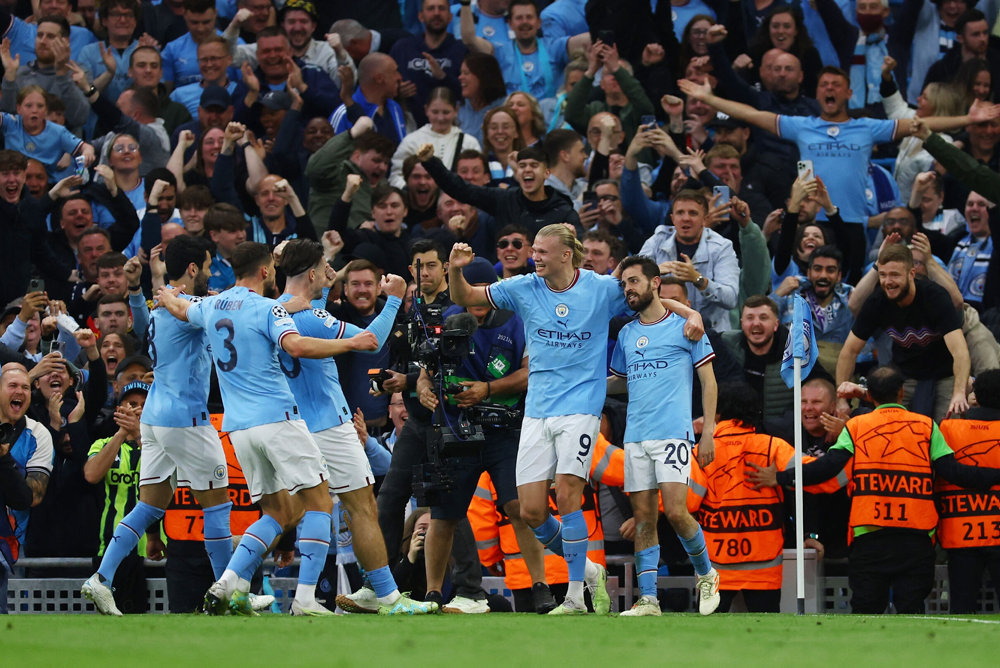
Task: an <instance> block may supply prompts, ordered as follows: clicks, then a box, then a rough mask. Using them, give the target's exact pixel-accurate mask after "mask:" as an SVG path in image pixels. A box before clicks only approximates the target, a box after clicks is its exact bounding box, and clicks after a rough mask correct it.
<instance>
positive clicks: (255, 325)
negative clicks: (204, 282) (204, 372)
mask: <svg viewBox="0 0 1000 668" xmlns="http://www.w3.org/2000/svg"><path fill="white" fill-rule="evenodd" d="M188 320H190V321H191V322H192V323H193V324H195V325H198V326H199V327H201V328H202V329H204V330H205V331H206V332H207V333H208V340H209V343H210V344H211V350H212V358H213V359H214V360H215V366H216V369H218V371H219V389H221V390H222V403H223V404H225V407H226V412H225V417H224V418H223V419H222V429H223V430H225V431H237V430H240V429H249V428H250V427H256V426H258V425H262V424H271V423H273V422H282V421H284V420H299V419H301V417H300V416H299V409H298V407H297V406H296V405H295V397H294V396H292V391H291V390H290V389H289V388H288V383H287V382H286V381H285V374H283V373H281V365H280V364H279V363H278V348H279V346H280V343H281V338H282V337H283V336H285V335H287V334H297V333H298V331H299V330H298V329H297V328H296V327H295V321H294V320H292V317H291V316H290V315H288V311H286V310H285V307H284V306H282V305H281V304H279V303H278V302H277V301H275V300H273V299H268V298H267V297H262V296H260V295H258V294H257V293H256V292H253V291H252V290H249V289H248V288H244V287H241V286H238V285H237V286H236V287H232V288H229V289H228V290H226V291H224V292H222V293H220V294H218V295H214V296H212V297H206V298H205V299H203V300H201V301H200V302H198V303H197V304H192V305H191V307H190V308H189V309H188Z"/></svg>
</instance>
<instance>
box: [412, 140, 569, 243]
mask: <svg viewBox="0 0 1000 668" xmlns="http://www.w3.org/2000/svg"><path fill="white" fill-rule="evenodd" d="M424 168H425V169H426V170H427V173H428V174H430V175H431V178H433V179H434V181H435V182H436V183H437V184H438V186H440V187H441V190H443V191H445V192H446V193H448V194H449V195H451V196H452V197H454V198H455V199H457V200H458V201H459V202H464V203H466V204H471V205H472V206H474V207H476V208H478V209H482V210H483V211H485V212H486V213H488V214H490V215H491V216H493V217H494V218H496V225H497V227H499V228H502V227H504V226H505V225H510V224H512V223H515V224H518V225H523V226H524V227H526V228H528V232H529V234H530V236H532V237H534V236H535V233H537V232H538V230H540V229H542V228H543V227H545V226H546V225H551V224H552V223H572V224H573V226H574V227H576V230H577V236H582V235H583V226H582V225H581V224H580V217H579V216H578V215H577V214H576V211H575V210H574V209H573V202H572V201H570V199H569V198H568V197H566V196H565V195H563V194H562V193H560V192H556V191H555V190H553V189H552V188H550V187H549V186H545V194H546V195H548V197H546V198H545V199H544V200H542V201H541V202H533V201H531V200H529V199H528V198H527V197H525V196H524V195H523V194H522V193H521V189H520V188H507V189H504V188H491V187H489V186H476V185H472V184H471V183H466V182H465V181H464V180H462V178H461V177H460V176H458V175H457V174H455V173H453V172H450V171H448V169H447V168H446V167H445V166H444V163H442V162H441V161H440V160H438V159H437V158H431V159H430V160H428V161H427V162H425V163H424Z"/></svg>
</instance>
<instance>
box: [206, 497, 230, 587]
mask: <svg viewBox="0 0 1000 668" xmlns="http://www.w3.org/2000/svg"><path fill="white" fill-rule="evenodd" d="M232 508H233V504H232V503H230V502H229V501H227V502H225V503H220V504H219V505H217V506H212V507H211V508H205V509H203V510H202V513H203V514H204V515H205V551H206V552H208V560H209V561H210V562H212V572H213V573H214V574H215V579H216V580H218V579H219V578H221V577H222V574H223V573H225V572H226V566H227V565H228V564H229V560H230V559H231V558H232V556H233V534H232V531H231V530H230V528H229V514H230V511H231V510H232Z"/></svg>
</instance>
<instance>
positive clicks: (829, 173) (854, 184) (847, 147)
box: [775, 116, 896, 223]
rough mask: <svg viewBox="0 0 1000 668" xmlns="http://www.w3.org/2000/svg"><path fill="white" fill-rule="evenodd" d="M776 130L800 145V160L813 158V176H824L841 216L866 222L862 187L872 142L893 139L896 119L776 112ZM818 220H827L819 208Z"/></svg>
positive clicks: (865, 184)
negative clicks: (844, 118)
mask: <svg viewBox="0 0 1000 668" xmlns="http://www.w3.org/2000/svg"><path fill="white" fill-rule="evenodd" d="M776 126H777V127H776V128H775V131H776V132H777V134H778V136H779V137H783V138H785V139H789V140H791V141H793V142H795V144H796V145H797V146H798V147H799V155H801V156H802V159H803V160H812V161H813V169H815V171H816V176H818V177H820V178H821V179H823V183H824V184H826V189H827V191H828V192H829V193H830V197H831V199H832V200H833V203H834V204H836V205H837V206H838V207H840V217H841V218H843V219H844V221H846V222H848V223H865V222H867V220H868V211H867V210H866V208H865V201H866V198H865V189H866V188H867V187H868V161H869V160H870V159H871V156H872V146H874V145H875V144H882V143H884V142H888V141H892V136H893V134H894V133H895V132H896V121H891V120H889V121H886V120H878V119H875V118H852V119H851V120H849V121H845V122H843V123H834V122H832V121H824V120H823V119H822V118H819V117H818V116H778V121H777V124H776ZM818 219H819V220H826V213H825V212H824V211H823V210H822V209H820V212H819V216H818Z"/></svg>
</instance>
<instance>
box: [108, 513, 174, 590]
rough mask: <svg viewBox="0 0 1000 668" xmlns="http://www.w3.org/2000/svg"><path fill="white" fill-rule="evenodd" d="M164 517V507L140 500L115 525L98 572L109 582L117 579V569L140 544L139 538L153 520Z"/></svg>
mask: <svg viewBox="0 0 1000 668" xmlns="http://www.w3.org/2000/svg"><path fill="white" fill-rule="evenodd" d="M162 518H163V509H162V508H157V507H156V506H151V505H149V504H148V503H143V502H142V501H139V502H138V503H136V504H135V508H133V509H132V512H130V513H129V514H128V515H126V516H125V517H124V518H122V521H121V522H119V523H118V526H116V527H115V533H114V535H113V536H111V541H110V542H109V543H108V545H107V546H106V547H105V548H104V558H103V559H101V567H100V568H98V569H97V572H98V573H100V574H101V577H103V578H104V579H105V580H107V581H108V582H111V581H112V580H114V579H115V571H117V570H118V565H119V564H121V563H122V560H123V559H124V558H125V557H127V556H128V555H129V553H131V552H132V550H134V549H135V546H136V545H138V544H139V538H140V537H141V536H142V535H143V534H144V533H146V529H147V528H149V527H150V526H151V525H152V524H153V522H155V521H157V520H159V519H162Z"/></svg>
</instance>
